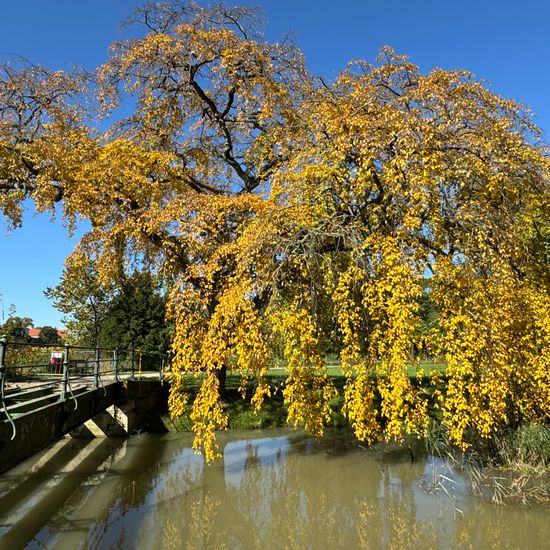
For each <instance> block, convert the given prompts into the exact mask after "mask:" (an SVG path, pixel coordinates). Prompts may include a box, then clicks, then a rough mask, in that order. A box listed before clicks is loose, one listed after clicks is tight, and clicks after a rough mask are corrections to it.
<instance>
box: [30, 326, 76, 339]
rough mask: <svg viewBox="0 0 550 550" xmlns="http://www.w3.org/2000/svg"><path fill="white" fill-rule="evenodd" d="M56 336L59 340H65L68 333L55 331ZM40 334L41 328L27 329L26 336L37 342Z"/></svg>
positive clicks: (60, 330)
mask: <svg viewBox="0 0 550 550" xmlns="http://www.w3.org/2000/svg"><path fill="white" fill-rule="evenodd" d="M56 330H57V335H58V336H59V338H67V336H68V333H67V331H66V330H64V329H60V328H58V329H56ZM41 332H42V327H36V328H29V329H27V335H28V337H29V338H33V339H35V340H38V339H39V338H40V333H41Z"/></svg>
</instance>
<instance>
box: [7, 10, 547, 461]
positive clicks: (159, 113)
mask: <svg viewBox="0 0 550 550" xmlns="http://www.w3.org/2000/svg"><path fill="white" fill-rule="evenodd" d="M133 22H134V23H135V24H137V25H139V26H140V28H141V29H142V30H143V34H142V35H141V36H140V37H138V38H133V39H130V40H127V41H125V42H121V43H116V44H114V45H113V47H112V49H111V53H110V57H109V59H108V60H107V61H106V63H105V64H104V65H103V66H101V67H99V68H98V70H97V71H96V72H95V73H94V74H91V75H85V74H82V73H78V72H76V73H73V74H68V73H61V72H59V71H50V70H47V69H45V68H42V67H36V66H33V65H29V64H27V65H25V64H23V65H22V66H19V67H14V66H13V65H9V64H6V65H4V66H3V68H2V76H1V79H0V192H1V194H0V207H1V208H2V210H3V213H4V215H5V216H7V217H8V219H9V220H10V221H11V222H12V224H13V225H14V226H16V225H18V224H19V223H20V220H21V218H20V210H21V206H22V201H23V200H24V199H26V198H32V199H33V200H34V203H35V205H36V208H37V209H38V210H49V211H51V212H52V213H54V206H55V204H56V203H60V204H61V212H62V213H61V216H62V218H63V220H64V221H65V223H66V224H67V225H68V226H69V228H72V227H73V226H74V224H75V223H76V222H77V221H78V220H79V219H87V220H89V221H90V222H91V227H92V229H91V230H90V231H89V233H88V234H86V235H85V236H84V237H83V238H82V240H81V242H80V243H79V245H78V247H77V250H76V251H75V253H74V255H73V256H72V257H71V258H70V259H69V265H71V266H73V268H75V272H78V271H79V266H80V268H82V266H85V265H86V262H89V261H93V263H94V266H95V268H96V269H97V270H98V273H99V278H100V282H101V284H103V285H105V286H108V285H109V284H110V283H111V281H113V280H117V279H119V278H121V277H123V276H124V273H128V272H130V271H131V270H132V269H134V268H136V267H139V268H140V269H145V270H148V271H150V272H151V273H152V274H154V275H155V276H156V277H158V278H160V279H162V280H164V281H165V283H166V284H168V285H169V287H170V292H169V295H168V308H167V311H168V315H169V317H170V318H171V319H172V321H173V323H174V335H173V341H172V349H173V352H174V362H173V375H172V385H171V398H170V405H171V407H172V412H173V413H174V414H179V413H181V412H182V411H183V410H184V408H185V407H186V398H185V393H184V386H185V384H184V383H185V379H186V377H187V376H188V375H192V374H198V373H203V375H202V376H203V378H202V379H203V382H202V387H201V390H200V392H199V394H198V396H197V398H196V399H195V401H194V403H193V405H192V418H193V420H194V423H195V432H196V446H197V447H201V446H202V447H204V449H205V451H206V455H207V457H208V458H212V457H214V456H215V455H216V450H215V441H214V430H215V429H217V428H223V427H224V426H225V425H226V423H227V419H226V416H225V414H224V412H223V408H222V405H221V403H220V399H219V382H218V377H217V376H216V373H219V372H220V371H224V370H225V369H229V370H230V371H232V372H237V373H239V374H240V375H241V376H242V377H243V380H244V379H247V378H249V377H254V378H257V379H258V385H257V390H256V392H255V394H254V395H253V397H252V400H253V402H254V403H256V404H257V405H258V406H261V403H262V401H263V399H264V398H265V397H266V396H267V395H269V391H270V390H269V388H268V387H267V385H266V383H265V381H264V379H263V377H264V375H265V373H266V372H267V369H268V368H269V366H270V364H271V361H272V359H273V356H274V355H275V354H277V353H282V354H283V355H284V357H285V359H286V362H287V364H288V372H289V374H288V379H287V382H286V385H285V390H284V395H285V401H286V405H287V408H288V416H289V421H290V422H292V423H294V424H304V425H305V427H306V428H307V429H308V430H310V431H311V432H312V433H314V434H318V435H319V434H321V433H322V432H323V426H324V425H325V424H326V423H327V422H328V421H329V419H330V411H331V400H332V399H333V397H334V395H335V389H334V387H333V385H332V382H331V379H330V378H329V377H328V376H327V373H326V367H325V365H324V362H323V360H322V354H323V352H324V351H326V349H327V346H329V347H331V348H332V349H337V350H339V351H340V357H341V360H342V368H343V370H344V373H345V375H346V377H347V383H346V386H345V389H344V405H343V410H344V413H345V414H346V415H347V417H348V419H349V421H350V424H351V425H352V426H353V429H354V430H355V433H356V434H357V437H358V438H359V439H361V440H365V441H372V440H374V439H377V438H380V437H381V436H382V435H383V434H384V435H385V436H386V437H389V438H400V437H402V436H403V435H404V434H405V433H416V434H420V433H423V431H424V430H425V429H426V426H427V423H428V411H427V408H428V403H427V401H426V398H425V392H423V391H419V390H418V388H417V387H416V386H415V385H414V384H413V383H412V382H411V381H410V379H409V378H408V376H407V374H406V367H407V365H408V363H409V361H410V353H411V350H412V349H422V350H424V353H427V354H428V355H443V356H445V358H446V361H447V365H448V366H447V370H446V375H447V376H448V382H447V385H446V389H445V390H444V391H443V392H442V393H441V394H440V395H439V398H438V400H437V403H438V406H439V407H440V409H441V414H442V417H443V420H444V422H445V424H446V425H447V426H448V429H449V435H450V437H451V439H452V440H453V441H454V442H456V443H457V444H459V445H463V446H465V445H467V436H468V434H474V435H477V436H482V437H488V436H490V435H491V434H493V433H495V431H497V430H498V429H500V428H501V427H502V426H505V425H508V424H511V423H515V422H519V421H521V420H523V419H527V420H533V421H544V420H547V419H548V416H549V411H550V380H549V365H550V293H549V288H550V263H549V249H550V247H549V245H548V240H549V235H550V232H549V227H550V221H549V216H550V193H549V185H548V182H549V158H548V153H547V149H546V148H545V147H544V146H542V145H540V144H539V143H538V140H539V138H540V132H539V130H538V129H537V128H536V127H535V126H534V125H533V124H532V122H531V121H530V118H529V114H528V113H526V112H525V110H524V109H523V108H522V107H521V106H520V105H518V104H516V103H515V102H513V101H510V100H505V99H502V98H501V97H499V96H497V95H496V94H494V93H492V92H491V91H490V90H488V89H487V88H486V87H485V86H484V85H483V84H482V83H480V82H479V81H477V80H475V78H474V77H473V76H472V75H471V74H469V73H467V72H465V71H444V70H441V69H434V70H432V71H431V72H430V73H428V74H423V73H421V72H420V71H419V69H418V67H417V66H415V65H414V64H412V63H411V62H410V61H409V60H408V59H407V58H406V57H403V56H399V55H396V54H395V53H394V52H393V51H392V50H391V49H389V48H384V49H383V50H382V52H381V54H380V57H379V58H378V60H377V62H376V63H375V64H369V63H366V62H362V61H360V62H354V63H352V64H350V65H349V66H348V67H347V68H346V69H345V70H343V71H342V72H341V73H340V75H339V76H338V77H337V79H336V80H335V81H334V82H333V83H330V84H329V83H326V82H324V81H323V80H321V79H318V78H315V77H313V76H311V75H309V74H308V72H307V71H306V69H305V68H304V63H303V59H302V55H301V53H300V51H299V50H298V49H297V48H296V47H295V46H293V45H292V44H291V43H290V42H288V41H283V42H281V43H276V44H272V43H268V42H265V41H264V40H263V39H261V37H260V35H259V34H258V32H257V31H258V29H259V22H258V19H257V17H256V13H255V12H254V11H251V10H249V9H247V8H226V7H224V6H216V7H214V8H209V9H206V8H203V7H201V6H199V5H197V4H188V3H180V2H172V3H168V4H147V5H145V6H144V7H143V8H140V9H139V10H138V11H137V12H136V14H135V17H134V20H133ZM101 117H103V118H101ZM105 117H106V118H105ZM109 120H116V122H114V123H113V124H112V125H111V126H109V127H108V128H107V129H106V130H105V129H104V128H105V126H106V124H107V121H109ZM427 277H429V281H428V283H427V282H426V278H427ZM426 300H428V302H426ZM427 303H429V304H430V307H432V308H433V309H434V310H435V311H436V315H435V318H436V319H437V318H438V322H435V323H432V324H430V325H429V326H428V327H427V325H426V322H425V317H426V315H425V306H426V304H427ZM327 343H329V344H327ZM436 382H437V380H434V385H436V386H437V384H436ZM438 387H439V386H438ZM437 392H438V393H439V389H438V390H437ZM436 395H437V394H436Z"/></svg>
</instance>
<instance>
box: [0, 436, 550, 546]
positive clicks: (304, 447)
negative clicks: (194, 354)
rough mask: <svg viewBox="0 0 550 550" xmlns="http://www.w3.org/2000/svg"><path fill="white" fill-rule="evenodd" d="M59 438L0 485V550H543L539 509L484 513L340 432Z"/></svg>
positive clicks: (465, 489)
mask: <svg viewBox="0 0 550 550" xmlns="http://www.w3.org/2000/svg"><path fill="white" fill-rule="evenodd" d="M190 444H191V439H190V438H189V436H188V435H186V434H168V435H165V436H153V435H140V436H135V437H132V438H130V439H128V440H124V439H104V440H99V439H96V440H92V441H75V440H70V439H65V440H62V441H60V442H58V443H57V444H56V445H54V446H53V447H51V448H49V449H47V450H46V451H44V452H43V453H41V454H40V455H38V456H35V457H33V458H32V459H30V460H28V461H27V462H26V463H24V464H21V465H19V466H18V467H17V468H15V469H13V470H11V471H10V472H8V473H6V474H4V475H2V476H0V549H9V550H12V549H17V548H25V547H27V548H48V549H50V548H59V549H73V548H84V549H93V548H108V549H110V548H117V549H119V548H121V549H134V548H135V549H165V548H166V549H170V548H190V549H191V548H201V549H216V550H217V549H223V548H227V549H236V548H243V549H269V548H277V549H281V548H297V549H298V548H299V549H305V548H311V549H331V548H342V549H354V548H373V549H386V548H395V549H401V548H426V549H428V548H429V549H431V548H473V549H488V548H496V549H505V548H514V549H515V548H525V549H533V550H537V549H546V548H550V511H549V510H548V509H544V508H539V507H530V508H522V507H520V506H519V505H518V506H516V505H510V504H509V505H506V506H496V505H495V504H492V503H491V502H490V501H489V500H488V499H486V498H482V497H480V496H473V495H472V494H471V488H469V484H468V482H467V481H466V479H464V478H462V477H461V476H460V475H459V474H457V473H456V472H455V471H453V469H452V468H451V467H450V466H449V465H448V464H446V463H445V462H443V461H441V460H440V459H436V458H433V457H423V458H421V457H418V456H415V457H414V460H411V456H410V455H409V453H407V452H405V453H403V452H400V451H398V450H395V451H393V452H392V451H391V450H390V449H388V448H380V449H378V450H366V449H363V448H361V447H359V446H358V445H357V444H356V443H354V442H353V441H352V440H350V439H349V438H347V437H344V436H342V435H341V434H333V435H332V436H330V437H327V438H325V439H324V440H323V441H314V440H311V439H309V438H307V437H305V436H304V435H301V434H297V433H295V432H289V431H284V430H281V431H269V432H246V433H245V432H231V433H227V434H223V437H222V438H221V444H222V448H223V460H221V461H219V462H216V463H214V464H211V465H208V466H207V465H205V464H204V463H203V460H202V458H201V457H200V456H198V455H196V454H194V453H193V451H192V450H191V448H190Z"/></svg>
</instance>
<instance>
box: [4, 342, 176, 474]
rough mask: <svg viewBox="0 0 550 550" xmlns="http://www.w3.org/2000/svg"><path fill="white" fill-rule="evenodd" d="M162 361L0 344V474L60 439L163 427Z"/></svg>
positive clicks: (127, 353)
mask: <svg viewBox="0 0 550 550" xmlns="http://www.w3.org/2000/svg"><path fill="white" fill-rule="evenodd" d="M167 366H168V361H167V358H166V356H163V355H161V354H144V353H141V352H140V351H139V350H118V349H102V348H86V347H78V346H61V347H60V346H52V345H40V344H37V345H35V344H28V343H17V342H7V341H6V339H5V338H0V401H1V403H0V405H1V413H0V472H3V471H5V470H7V469H9V468H11V467H12V466H14V465H15V464H17V463H18V462H20V461H22V460H23V459H25V458H27V457H28V456H30V455H32V454H34V453H35V452H37V451H39V450H41V449H43V448H44V447H46V446H47V445H49V444H50V443H52V442H54V441H56V440H58V439H59V438H61V437H63V436H65V435H67V434H70V435H72V436H73V437H88V438H91V437H105V436H124V435H128V434H131V433H136V432H138V431H142V430H149V431H159V430H162V429H163V428H164V426H163V424H162V422H161V419H160V415H161V414H162V413H163V412H164V411H165V409H166V404H167V392H168V387H167V384H165V383H163V373H164V372H165V369H166V368H167Z"/></svg>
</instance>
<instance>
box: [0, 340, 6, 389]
mask: <svg viewBox="0 0 550 550" xmlns="http://www.w3.org/2000/svg"><path fill="white" fill-rule="evenodd" d="M7 347H8V337H7V336H2V337H1V338H0V388H1V389H2V398H4V393H3V391H4V382H5V376H6V374H5V363H4V360H5V357H6V348H7Z"/></svg>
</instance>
